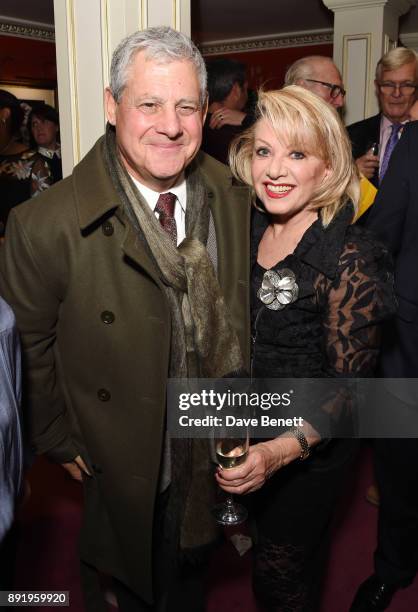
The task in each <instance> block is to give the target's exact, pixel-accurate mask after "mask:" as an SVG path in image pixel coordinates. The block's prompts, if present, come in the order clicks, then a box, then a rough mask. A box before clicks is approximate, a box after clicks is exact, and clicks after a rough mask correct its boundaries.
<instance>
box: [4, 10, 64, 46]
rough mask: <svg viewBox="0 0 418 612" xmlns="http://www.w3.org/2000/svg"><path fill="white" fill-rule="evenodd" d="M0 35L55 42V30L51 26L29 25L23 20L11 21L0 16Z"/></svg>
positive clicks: (29, 23) (42, 24) (41, 24)
mask: <svg viewBox="0 0 418 612" xmlns="http://www.w3.org/2000/svg"><path fill="white" fill-rule="evenodd" d="M0 34H2V35H5V36H17V37H19V38H35V39H36V40H46V41H48V42H55V29H54V27H53V26H50V25H48V24H44V23H35V22H34V23H31V22H29V21H23V20H13V21H11V20H8V19H6V18H5V17H1V16H0Z"/></svg>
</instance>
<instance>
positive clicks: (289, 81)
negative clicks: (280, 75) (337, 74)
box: [284, 55, 333, 85]
mask: <svg viewBox="0 0 418 612" xmlns="http://www.w3.org/2000/svg"><path fill="white" fill-rule="evenodd" d="M319 61H320V62H324V61H329V62H331V63H333V61H332V59H331V58H330V57H327V56H325V55H307V56H306V57H301V58H300V59H298V60H296V61H295V62H293V64H292V65H291V66H290V67H289V68H288V70H287V72H286V74H285V77H284V84H285V85H297V84H298V81H299V80H300V79H310V78H311V77H312V76H313V75H314V72H315V68H314V65H315V63H316V62H319Z"/></svg>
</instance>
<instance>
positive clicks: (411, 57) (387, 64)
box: [376, 47, 418, 81]
mask: <svg viewBox="0 0 418 612" xmlns="http://www.w3.org/2000/svg"><path fill="white" fill-rule="evenodd" d="M412 63H415V79H418V55H417V54H416V52H415V51H414V50H413V49H407V48H406V47H395V49H391V50H390V51H388V52H387V53H385V55H383V57H381V58H380V60H379V61H378V62H377V66H376V81H380V79H381V78H382V76H383V72H384V71H385V70H398V68H402V67H403V66H406V65H407V64H412Z"/></svg>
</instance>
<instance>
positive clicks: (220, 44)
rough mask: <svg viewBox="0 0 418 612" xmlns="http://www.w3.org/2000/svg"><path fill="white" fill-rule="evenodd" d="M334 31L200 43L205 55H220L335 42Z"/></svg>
mask: <svg viewBox="0 0 418 612" xmlns="http://www.w3.org/2000/svg"><path fill="white" fill-rule="evenodd" d="M333 38H334V37H333V31H332V30H328V29H326V30H325V29H324V30H315V31H314V30H312V31H305V32H289V33H287V34H278V35H274V36H264V37H261V36H260V37H254V38H239V39H238V38H237V39H231V40H219V41H213V42H208V43H203V44H201V45H199V48H200V50H201V52H202V54H203V55H218V54H221V53H222V54H223V53H237V52H238V53H241V52H243V51H262V50H264V49H283V48H286V47H305V46H309V45H324V44H332V43H333Z"/></svg>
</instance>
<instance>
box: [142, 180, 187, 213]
mask: <svg viewBox="0 0 418 612" xmlns="http://www.w3.org/2000/svg"><path fill="white" fill-rule="evenodd" d="M130 177H131V179H132V180H133V182H134V184H135V186H136V188H137V189H138V191H139V192H140V194H141V195H142V197H143V198H144V200H145V201H146V202H147V204H148V206H149V207H150V208H151V210H152V211H154V210H155V207H156V205H157V202H158V198H159V197H160V195H161V193H168V192H170V193H173V194H174V195H175V196H176V198H177V201H178V202H179V204H180V206H181V209H182V210H183V212H186V201H187V188H186V178H185V176H184V173H183V174H182V175H181V176H180V178H179V180H178V181H177V183H176V185H175V186H174V187H171V188H170V189H167V190H166V191H161V192H159V191H154V190H153V189H150V188H149V187H147V186H146V185H144V184H143V183H140V182H139V181H138V180H137V179H136V178H134V177H133V176H132V175H130Z"/></svg>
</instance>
